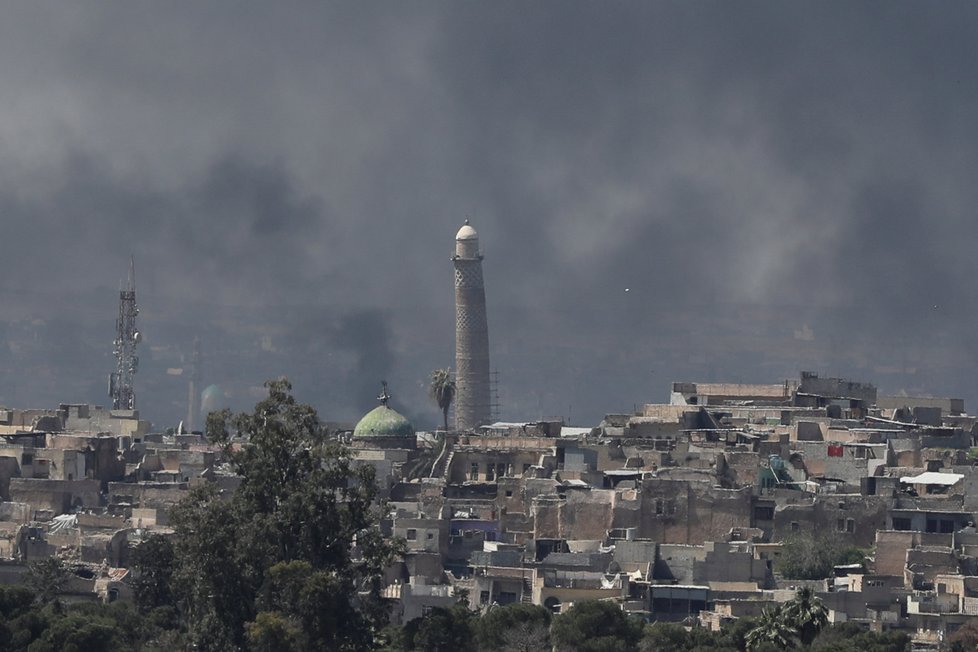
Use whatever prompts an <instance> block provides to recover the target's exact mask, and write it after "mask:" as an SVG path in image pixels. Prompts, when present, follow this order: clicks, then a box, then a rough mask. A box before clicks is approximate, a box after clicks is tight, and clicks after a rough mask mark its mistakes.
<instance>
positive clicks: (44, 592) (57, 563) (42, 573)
mask: <svg viewBox="0 0 978 652" xmlns="http://www.w3.org/2000/svg"><path fill="white" fill-rule="evenodd" d="M70 576H71V572H70V571H69V570H68V568H67V566H65V565H64V562H62V561H61V560H60V559H59V558H57V557H47V558H45V559H40V560H38V561H32V562H31V563H29V564H28V565H27V585H28V586H29V587H30V588H31V589H32V590H33V591H34V594H35V595H36V596H37V599H38V600H39V601H40V602H41V604H47V603H49V602H55V601H57V599H58V594H59V593H61V591H62V590H63V589H64V587H65V584H67V583H68V579H69V578H70Z"/></svg>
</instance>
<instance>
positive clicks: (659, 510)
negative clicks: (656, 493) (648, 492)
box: [655, 498, 663, 516]
mask: <svg viewBox="0 0 978 652" xmlns="http://www.w3.org/2000/svg"><path fill="white" fill-rule="evenodd" d="M662 511H663V510H662V499H661V498H658V499H656V501H655V513H656V516H658V515H660V514H662Z"/></svg>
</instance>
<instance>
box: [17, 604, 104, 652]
mask: <svg viewBox="0 0 978 652" xmlns="http://www.w3.org/2000/svg"><path fill="white" fill-rule="evenodd" d="M121 638H122V637H121V631H120V629H119V627H118V625H117V623H116V622H115V621H114V620H112V619H111V618H106V617H104V616H101V615H99V616H92V615H89V614H82V613H72V614H69V615H66V616H64V617H63V618H59V619H57V620H55V621H53V622H52V623H51V625H50V626H49V627H48V628H47V629H46V630H44V633H43V634H42V635H41V637H40V638H39V639H38V640H36V641H35V642H33V643H31V645H30V652H114V651H116V650H120V649H123V645H122V641H121Z"/></svg>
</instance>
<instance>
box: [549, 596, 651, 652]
mask: <svg viewBox="0 0 978 652" xmlns="http://www.w3.org/2000/svg"><path fill="white" fill-rule="evenodd" d="M642 627H643V625H642V622H641V621H640V620H638V619H635V618H630V617H628V616H627V615H626V614H625V613H624V612H623V611H622V610H621V608H620V607H619V606H618V605H616V604H614V603H612V602H604V601H598V600H588V601H585V602H578V603H577V604H575V605H574V606H573V607H571V608H570V609H569V610H567V611H566V612H565V613H562V614H560V615H558V616H557V617H556V618H554V621H553V625H552V626H551V628H550V636H551V637H552V639H553V642H554V644H555V646H556V649H557V650H558V652H630V651H631V650H634V649H635V648H636V647H637V646H638V642H639V640H640V639H641V638H642Z"/></svg>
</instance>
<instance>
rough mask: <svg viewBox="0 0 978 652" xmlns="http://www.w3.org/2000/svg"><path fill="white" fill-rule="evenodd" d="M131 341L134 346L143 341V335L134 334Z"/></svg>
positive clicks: (137, 332)
mask: <svg viewBox="0 0 978 652" xmlns="http://www.w3.org/2000/svg"><path fill="white" fill-rule="evenodd" d="M132 341H133V342H135V343H136V344H139V343H140V342H142V341H143V334H142V333H140V332H139V331H136V332H134V333H133V334H132Z"/></svg>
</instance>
